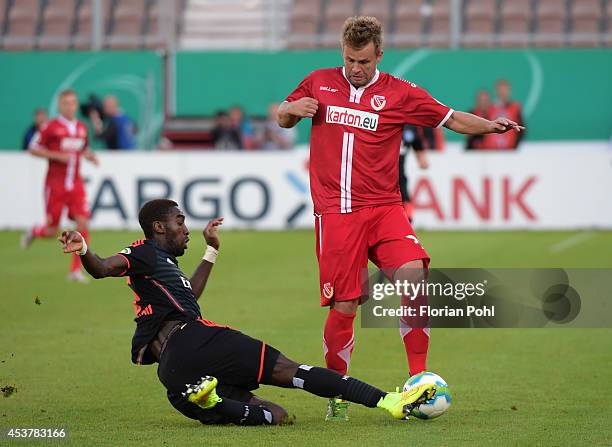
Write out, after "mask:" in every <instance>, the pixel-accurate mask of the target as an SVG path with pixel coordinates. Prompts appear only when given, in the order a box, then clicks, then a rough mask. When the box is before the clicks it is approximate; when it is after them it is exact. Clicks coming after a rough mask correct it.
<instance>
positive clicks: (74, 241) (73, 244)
mask: <svg viewBox="0 0 612 447" xmlns="http://www.w3.org/2000/svg"><path fill="white" fill-rule="evenodd" d="M57 240H58V241H60V243H61V244H62V249H63V250H64V253H74V252H75V251H79V250H81V249H82V248H83V236H82V235H81V233H79V232H78V231H63V232H62V235H61V236H60V237H58V238H57Z"/></svg>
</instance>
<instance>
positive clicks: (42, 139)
mask: <svg viewBox="0 0 612 447" xmlns="http://www.w3.org/2000/svg"><path fill="white" fill-rule="evenodd" d="M48 146H49V126H47V125H45V126H43V128H42V129H40V130H37V131H36V132H35V133H34V136H33V137H32V139H31V140H30V144H29V145H28V149H40V148H44V149H47V147H48Z"/></svg>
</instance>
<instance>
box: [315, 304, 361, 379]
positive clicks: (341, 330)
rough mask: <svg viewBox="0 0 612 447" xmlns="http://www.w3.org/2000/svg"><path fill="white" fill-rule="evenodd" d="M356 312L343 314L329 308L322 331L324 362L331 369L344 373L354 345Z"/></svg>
mask: <svg viewBox="0 0 612 447" xmlns="http://www.w3.org/2000/svg"><path fill="white" fill-rule="evenodd" d="M355 315H356V314H344V313H342V312H338V311H337V310H336V309H330V310H329V315H328V316H327V321H326V322H325V331H324V333H323V353H324V355H325V363H326V365H327V367H328V368H329V369H331V370H334V371H336V372H337V373H338V374H342V375H345V374H346V372H347V371H348V367H349V364H350V362H351V354H352V352H353V347H354V345H355V337H354V333H353V320H355Z"/></svg>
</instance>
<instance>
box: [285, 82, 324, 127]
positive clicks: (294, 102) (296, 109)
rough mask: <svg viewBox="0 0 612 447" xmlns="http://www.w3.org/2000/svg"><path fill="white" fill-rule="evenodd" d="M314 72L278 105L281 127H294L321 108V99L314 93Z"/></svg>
mask: <svg viewBox="0 0 612 447" xmlns="http://www.w3.org/2000/svg"><path fill="white" fill-rule="evenodd" d="M311 84H312V73H311V74H309V75H308V76H306V77H305V78H304V80H303V81H302V82H300V85H298V86H297V88H296V89H295V90H294V91H293V92H291V94H290V95H289V96H287V99H286V100H285V102H283V103H282V104H281V105H280V106H279V107H278V116H277V121H278V125H279V126H280V127H285V128H288V127H293V126H295V125H296V124H297V123H299V122H300V120H301V119H302V118H312V117H313V116H315V114H316V113H317V110H319V101H317V100H316V99H315V98H314V94H313V93H312V88H311Z"/></svg>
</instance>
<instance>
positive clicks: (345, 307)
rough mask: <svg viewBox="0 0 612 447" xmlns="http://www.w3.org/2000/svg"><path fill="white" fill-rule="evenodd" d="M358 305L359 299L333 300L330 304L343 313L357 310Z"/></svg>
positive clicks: (352, 312)
mask: <svg viewBox="0 0 612 447" xmlns="http://www.w3.org/2000/svg"><path fill="white" fill-rule="evenodd" d="M358 307H359V300H350V301H335V302H334V303H333V304H332V308H333V309H335V310H337V311H338V312H341V313H343V314H348V315H352V314H354V313H356V312H357V308H358Z"/></svg>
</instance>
